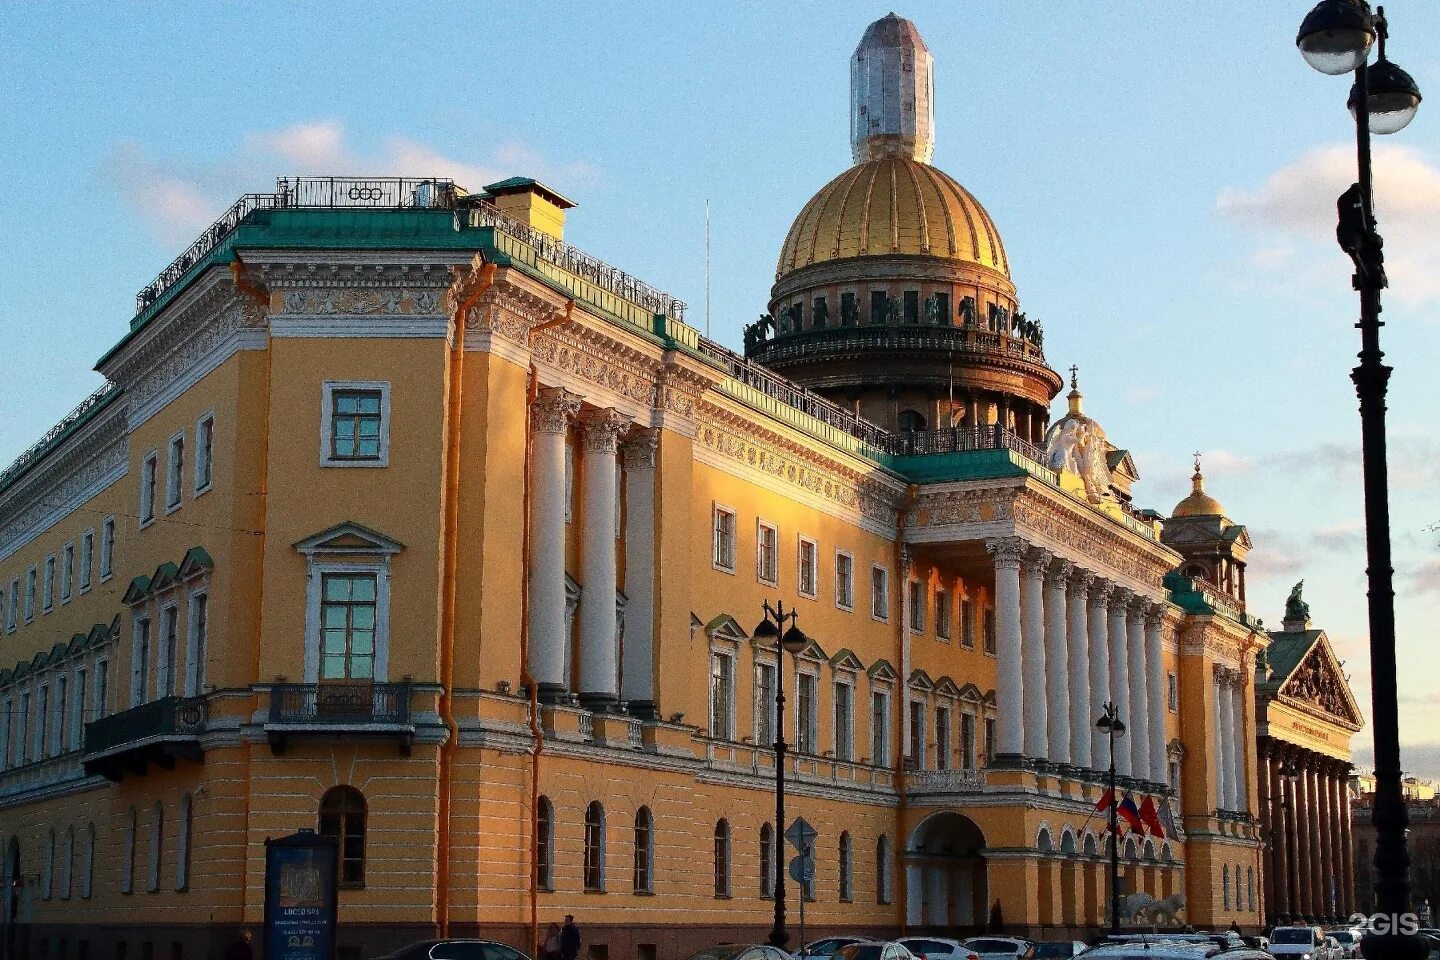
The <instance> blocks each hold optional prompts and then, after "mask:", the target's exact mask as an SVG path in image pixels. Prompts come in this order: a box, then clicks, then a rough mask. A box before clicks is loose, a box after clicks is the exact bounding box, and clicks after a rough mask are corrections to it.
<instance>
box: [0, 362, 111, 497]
mask: <svg viewBox="0 0 1440 960" xmlns="http://www.w3.org/2000/svg"><path fill="white" fill-rule="evenodd" d="M119 389H120V388H119V387H117V386H116V385H115V384H113V383H111V382H110V381H108V380H107V381H105V384H104V385H103V386H102V387H101V388H100V389H99V390H96V391H95V392H94V393H92V394H90V396H88V397H86V398H85V399H84V400H82V401H80V405H79V406H77V407H76V408H75V409H74V410H71V411H70V412H69V413H67V414H65V416H64V417H63V418H61V420H60V422H59V423H57V424H55V426H53V427H51V428H50V429H49V430H46V431H45V435H44V436H42V437H41V438H40V439H39V440H36V441H35V442H34V443H33V444H31V445H30V447H29V449H27V450H26V451H25V452H24V453H22V454H20V456H18V457H16V458H15V460H14V462H12V463H11V464H10V466H8V467H6V468H5V470H4V471H3V472H0V490H4V489H5V488H6V487H8V486H9V485H10V481H12V480H14V479H15V478H16V477H18V476H19V475H20V474H21V473H23V472H24V471H25V469H26V468H27V467H29V466H30V464H32V463H34V462H35V461H36V460H37V459H39V458H40V456H41V455H43V454H44V453H45V451H46V450H47V449H49V447H50V444H51V443H53V442H54V441H55V440H56V439H57V438H59V437H60V436H61V435H62V434H63V433H65V431H67V430H69V429H70V428H71V427H72V426H74V425H75V424H77V423H79V422H80V421H81V420H83V419H85V418H86V417H87V416H89V415H90V412H91V411H92V410H94V409H95V408H96V407H98V406H99V405H100V404H102V403H104V402H105V401H106V400H109V399H110V397H111V395H112V394H114V393H116V392H117V391H118V390H119Z"/></svg>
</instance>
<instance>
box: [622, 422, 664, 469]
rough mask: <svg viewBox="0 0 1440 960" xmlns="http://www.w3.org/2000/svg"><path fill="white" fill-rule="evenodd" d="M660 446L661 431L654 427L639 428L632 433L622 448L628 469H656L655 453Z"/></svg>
mask: <svg viewBox="0 0 1440 960" xmlns="http://www.w3.org/2000/svg"><path fill="white" fill-rule="evenodd" d="M659 446H660V431H659V430H656V429H655V428H653V427H638V428H636V429H634V430H632V431H630V435H629V436H628V437H626V438H625V443H624V444H623V445H622V446H621V448H620V451H621V456H622V457H623V459H624V463H625V466H627V467H639V468H645V467H649V468H651V469H654V467H655V451H656V449H657V448H658V447H659Z"/></svg>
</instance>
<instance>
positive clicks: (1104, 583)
mask: <svg viewBox="0 0 1440 960" xmlns="http://www.w3.org/2000/svg"><path fill="white" fill-rule="evenodd" d="M1091 578H1092V579H1091V580H1090V606H1091V608H1092V609H1099V608H1102V607H1104V606H1105V605H1106V604H1107V603H1109V602H1110V594H1111V592H1112V591H1113V590H1114V589H1115V584H1113V583H1111V582H1110V581H1109V580H1106V579H1104V578H1103V577H1099V576H1096V575H1094V574H1092V575H1091Z"/></svg>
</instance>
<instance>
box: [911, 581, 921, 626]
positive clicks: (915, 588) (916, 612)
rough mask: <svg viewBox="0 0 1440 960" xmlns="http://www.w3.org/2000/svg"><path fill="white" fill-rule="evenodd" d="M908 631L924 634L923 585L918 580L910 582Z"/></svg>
mask: <svg viewBox="0 0 1440 960" xmlns="http://www.w3.org/2000/svg"><path fill="white" fill-rule="evenodd" d="M909 589H910V629H911V630H913V631H914V632H916V633H924V632H925V584H923V583H921V582H920V581H919V580H911V581H910V586H909Z"/></svg>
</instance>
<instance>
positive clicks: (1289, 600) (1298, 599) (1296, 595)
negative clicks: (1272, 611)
mask: <svg viewBox="0 0 1440 960" xmlns="http://www.w3.org/2000/svg"><path fill="white" fill-rule="evenodd" d="M1304 590H1305V581H1304V580H1301V581H1300V582H1299V583H1297V584H1295V586H1293V587H1291V588H1290V596H1288V597H1286V598H1285V619H1286V620H1287V621H1290V620H1293V621H1296V622H1298V623H1308V622H1309V621H1310V604H1308V603H1306V602H1305V600H1304V598H1303V597H1302V596H1301V594H1302V593H1303V592H1304Z"/></svg>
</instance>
